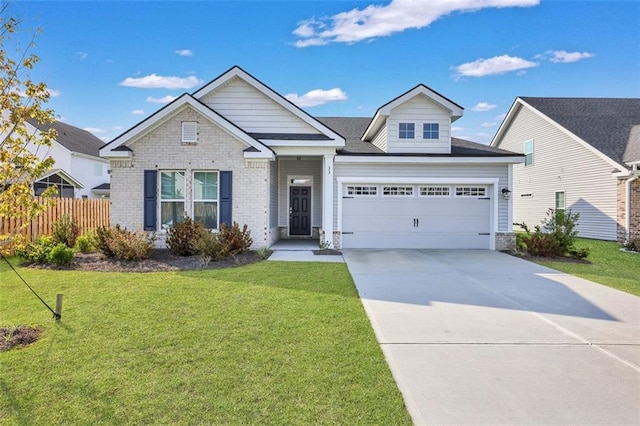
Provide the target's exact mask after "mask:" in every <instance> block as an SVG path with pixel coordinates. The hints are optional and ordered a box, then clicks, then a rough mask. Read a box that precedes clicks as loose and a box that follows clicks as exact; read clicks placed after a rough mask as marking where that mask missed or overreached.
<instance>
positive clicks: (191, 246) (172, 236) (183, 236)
mask: <svg viewBox="0 0 640 426" xmlns="http://www.w3.org/2000/svg"><path fill="white" fill-rule="evenodd" d="M204 232H207V231H206V230H205V229H204V225H202V224H201V223H200V222H196V221H194V220H193V219H191V218H190V217H185V218H184V220H183V221H181V222H178V223H177V224H175V225H174V226H172V227H171V228H169V232H168V235H167V247H168V248H169V251H170V252H171V254H173V255H176V256H193V255H194V254H196V253H197V250H196V249H195V245H196V244H197V240H198V238H200V237H201V236H202V235H204Z"/></svg>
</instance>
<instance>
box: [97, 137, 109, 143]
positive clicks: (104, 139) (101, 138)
mask: <svg viewBox="0 0 640 426" xmlns="http://www.w3.org/2000/svg"><path fill="white" fill-rule="evenodd" d="M98 139H100V140H101V141H102V142H110V141H111V138H110V137H108V136H100V137H99V138H98Z"/></svg>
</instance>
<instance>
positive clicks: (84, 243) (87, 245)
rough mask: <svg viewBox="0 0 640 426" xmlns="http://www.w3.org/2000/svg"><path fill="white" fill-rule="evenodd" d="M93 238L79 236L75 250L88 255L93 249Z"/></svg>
mask: <svg viewBox="0 0 640 426" xmlns="http://www.w3.org/2000/svg"><path fill="white" fill-rule="evenodd" d="M93 245H94V243H93V237H92V236H91V235H81V236H79V237H78V239H77V240H76V249H78V251H79V252H80V253H88V252H90V251H91V250H92V249H93Z"/></svg>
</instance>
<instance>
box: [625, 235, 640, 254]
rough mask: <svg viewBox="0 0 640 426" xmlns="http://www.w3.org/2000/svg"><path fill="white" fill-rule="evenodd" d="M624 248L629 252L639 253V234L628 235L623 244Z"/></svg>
mask: <svg viewBox="0 0 640 426" xmlns="http://www.w3.org/2000/svg"><path fill="white" fill-rule="evenodd" d="M624 248H626V249H627V250H630V251H637V252H640V234H630V235H629V238H627V241H626V242H625V243H624Z"/></svg>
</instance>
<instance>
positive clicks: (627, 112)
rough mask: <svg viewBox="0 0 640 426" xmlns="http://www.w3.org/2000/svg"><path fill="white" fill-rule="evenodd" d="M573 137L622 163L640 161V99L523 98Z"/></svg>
mask: <svg viewBox="0 0 640 426" xmlns="http://www.w3.org/2000/svg"><path fill="white" fill-rule="evenodd" d="M520 99H522V100H523V101H525V102H526V103H527V104H529V105H531V106H532V107H534V108H535V109H537V110H538V111H540V112H541V113H543V114H544V115H546V116H547V117H549V118H550V119H552V120H553V121H555V122H556V123H558V124H559V125H561V126H562V127H564V128H565V129H567V130H568V131H570V132H571V133H573V134H574V135H576V136H578V137H579V138H581V139H582V140H584V141H585V142H587V143H589V144H590V145H591V146H593V147H594V148H596V149H597V150H598V151H600V152H602V153H603V154H605V155H606V156H608V157H609V158H611V159H612V160H614V161H616V162H618V163H620V164H623V163H625V162H632V161H640V137H639V135H638V134H637V133H636V132H638V130H634V132H632V130H633V129H634V127H635V126H638V125H640V99H638V98H535V97H521V98H520Z"/></svg>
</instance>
